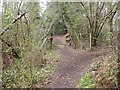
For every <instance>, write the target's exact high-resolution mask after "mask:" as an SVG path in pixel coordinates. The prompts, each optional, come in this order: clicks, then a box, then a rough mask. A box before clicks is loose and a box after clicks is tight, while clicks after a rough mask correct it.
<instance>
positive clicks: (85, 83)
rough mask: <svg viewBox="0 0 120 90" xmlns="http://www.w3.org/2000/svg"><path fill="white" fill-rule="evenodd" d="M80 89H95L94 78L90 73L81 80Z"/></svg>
mask: <svg viewBox="0 0 120 90" xmlns="http://www.w3.org/2000/svg"><path fill="white" fill-rule="evenodd" d="M80 87H82V88H95V84H94V83H93V80H92V77H91V75H90V74H89V73H86V74H85V75H84V76H83V78H82V79H81V80H80Z"/></svg>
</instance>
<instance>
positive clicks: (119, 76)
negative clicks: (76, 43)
mask: <svg viewBox="0 0 120 90" xmlns="http://www.w3.org/2000/svg"><path fill="white" fill-rule="evenodd" d="M117 63H118V75H117V80H118V87H119V88H120V10H119V11H118V60H117Z"/></svg>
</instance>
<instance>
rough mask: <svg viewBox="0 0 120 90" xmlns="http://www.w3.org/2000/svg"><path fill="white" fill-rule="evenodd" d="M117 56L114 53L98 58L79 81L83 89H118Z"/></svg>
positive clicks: (79, 85)
mask: <svg viewBox="0 0 120 90" xmlns="http://www.w3.org/2000/svg"><path fill="white" fill-rule="evenodd" d="M116 60H117V55H116V54H115V53H114V52H113V53H110V54H109V55H107V56H99V57H98V58H96V59H95V60H94V61H93V63H92V64H91V67H90V68H89V69H88V71H87V72H86V73H85V74H84V76H83V77H82V79H81V80H80V81H79V84H78V87H81V88H116V87H117V79H116V75H117V63H116Z"/></svg>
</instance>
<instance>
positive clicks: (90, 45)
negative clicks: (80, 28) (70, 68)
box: [89, 33, 92, 50]
mask: <svg viewBox="0 0 120 90" xmlns="http://www.w3.org/2000/svg"><path fill="white" fill-rule="evenodd" d="M89 35H90V36H89V37H90V50H91V49H92V34H91V33H90V34H89Z"/></svg>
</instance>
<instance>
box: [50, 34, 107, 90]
mask: <svg viewBox="0 0 120 90" xmlns="http://www.w3.org/2000/svg"><path fill="white" fill-rule="evenodd" d="M55 42H56V43H57V44H58V48H59V51H60V52H61V59H60V60H59V62H58V65H57V66H56V69H55V72H54V73H53V76H52V83H51V84H50V85H49V86H48V87H50V88H75V87H76V85H77V83H78V80H79V79H80V78H81V77H82V75H83V73H84V71H85V70H86V68H88V67H89V65H90V63H91V62H92V59H94V58H96V57H98V56H101V55H104V54H105V53H106V52H108V50H104V49H103V50H102V49H100V50H97V51H96V52H89V51H86V50H80V51H79V52H77V51H75V50H73V49H71V48H70V47H68V46H65V42H64V38H63V37H62V36H59V37H57V36H56V37H55Z"/></svg>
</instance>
